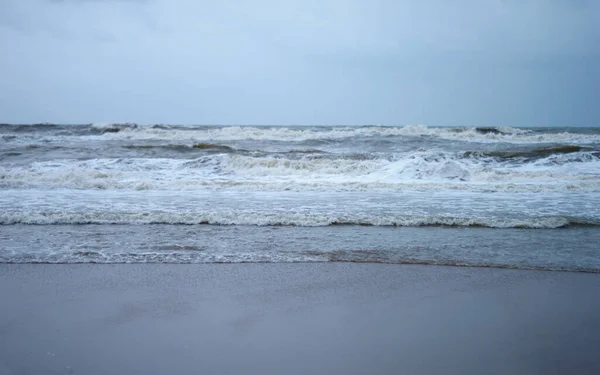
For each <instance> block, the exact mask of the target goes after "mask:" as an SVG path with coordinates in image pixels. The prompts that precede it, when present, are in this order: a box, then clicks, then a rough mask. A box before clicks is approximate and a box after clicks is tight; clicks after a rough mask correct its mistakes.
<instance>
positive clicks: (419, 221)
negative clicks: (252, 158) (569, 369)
mask: <svg viewBox="0 0 600 375" xmlns="http://www.w3.org/2000/svg"><path fill="white" fill-rule="evenodd" d="M0 224H1V225H14V224H31V225H54V224H136V225H148V224H170V225H254V226H299V227H317V226H332V225H361V226H392V227H423V226H442V227H444V226H445V227H485V228H523V229H555V228H564V227H568V226H581V225H587V226H600V222H599V221H598V220H595V219H590V218H576V217H566V216H540V217H523V218H509V217H449V216H408V215H374V214H364V215H356V214H354V215H351V214H347V215H335V214H322V213H321V214H320V213H293V212H292V213H268V212H260V213H248V212H235V211H231V212H226V211H214V212H203V213H172V212H136V213H127V212H104V211H102V212H94V211H89V212H69V211H38V212H2V213H0Z"/></svg>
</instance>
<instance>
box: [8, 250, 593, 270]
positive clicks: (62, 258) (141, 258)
mask: <svg viewBox="0 0 600 375" xmlns="http://www.w3.org/2000/svg"><path fill="white" fill-rule="evenodd" d="M0 263H8V264H78V263H91V264H122V263H125V264H129V263H151V264H163V263H166V264H238V263H375V264H415V265H417V264H420V265H433V266H454V267H486V268H507V269H525V270H543V271H571V272H589V273H600V269H598V268H594V267H585V266H581V265H559V264H555V265H554V264H544V265H536V264H518V263H517V264H515V263H505V262H502V261H491V260H486V259H477V260H476V259H469V260H458V259H456V260H455V259H422V258H414V257H409V256H403V255H401V254H395V253H394V252H389V251H378V250H355V251H352V250H335V251H323V252H318V251H295V252H231V253H211V252H202V251H196V250H192V251H185V250H180V251H177V250H174V251H169V252H162V251H151V252H103V251H62V252H51V253H48V252H46V253H19V254H6V253H2V252H0Z"/></svg>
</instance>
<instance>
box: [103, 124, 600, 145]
mask: <svg viewBox="0 0 600 375" xmlns="http://www.w3.org/2000/svg"><path fill="white" fill-rule="evenodd" d="M92 128H93V129H96V130H99V131H100V132H101V134H103V136H105V137H111V138H116V139H121V138H124V139H138V140H143V139H146V140H151V139H163V140H165V139H166V140H190V139H195V140H201V139H203V140H206V141H236V140H255V141H294V142H299V141H307V140H344V139H348V138H364V137H394V136H395V137H430V138H441V139H446V140H456V141H466V142H483V143H486V142H506V143H584V144H585V143H595V142H600V134H581V133H571V132H561V133H553V132H547V131H544V132H541V131H539V130H534V129H519V128H512V127H488V128H481V127H461V128H445V127H428V126H425V125H407V126H358V127H357V126H336V127H310V126H298V127H256V126H224V127H223V126H220V127H217V126H190V127H181V126H179V127H167V128H165V127H163V126H161V127H157V126H139V125H136V124H102V125H93V126H92Z"/></svg>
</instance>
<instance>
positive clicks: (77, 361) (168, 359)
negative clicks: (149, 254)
mask: <svg viewBox="0 0 600 375" xmlns="http://www.w3.org/2000/svg"><path fill="white" fill-rule="evenodd" d="M0 306H1V307H0V374H2V375H4V374H88V375H95V374H480V373H486V374H594V373H600V356H599V355H598V353H600V274H584V273H564V272H543V271H518V270H502V269H485V268H459V267H434V266H419V265H383V264H348V263H336V264H331V263H330V264H327V263H322V264H210V265H198V264H196V265H175V264H173V265H169V264H139V265H124V264H121V265H91V264H87V265H86V264H79V265H77V264H74V265H10V264H0Z"/></svg>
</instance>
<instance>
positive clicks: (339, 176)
mask: <svg viewBox="0 0 600 375" xmlns="http://www.w3.org/2000/svg"><path fill="white" fill-rule="evenodd" d="M0 187H1V188H45V189H60V188H69V189H133V190H153V189H162V190H198V189H238V190H266V191H278V190H297V191H303V190H346V191H352V190H360V191H368V190H406V189H451V190H456V189H459V190H467V191H468V190H472V191H482V190H490V191H493V190H494V191H557V190H565V191H566V190H571V191H572V190H581V191H600V160H599V159H598V157H597V156H594V155H592V154H591V153H589V152H579V153H576V154H575V153H574V154H560V155H551V156H549V157H546V158H540V159H537V160H534V161H530V162H526V163H525V162H519V163H513V162H512V161H510V160H509V161H498V160H495V159H493V158H490V157H462V156H461V155H460V153H459V154H457V153H448V152H429V151H427V152H413V153H398V154H379V155H375V154H374V155H371V158H369V159H367V160H360V159H359V160H356V159H355V158H353V157H350V158H346V157H343V156H335V157H330V156H327V157H322V156H316V157H315V156H311V155H307V156H303V157H301V158H295V159H289V158H283V157H275V156H258V157H255V156H249V155H239V154H213V155H207V156H202V157H200V158H197V159H193V160H187V159H183V160H182V159H168V158H154V159H145V158H131V159H91V160H73V159H66V160H52V161H45V162H33V163H31V164H28V165H8V164H4V165H0Z"/></svg>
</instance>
